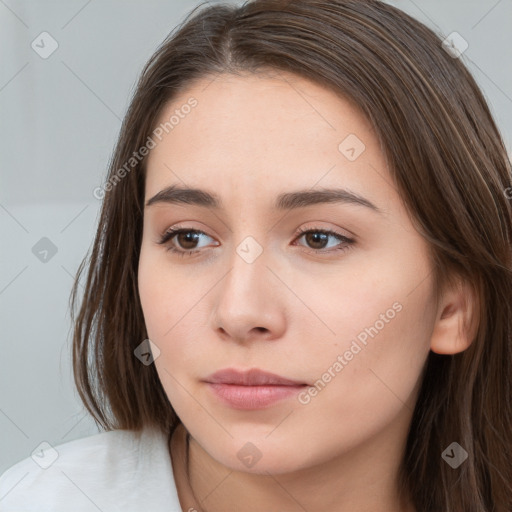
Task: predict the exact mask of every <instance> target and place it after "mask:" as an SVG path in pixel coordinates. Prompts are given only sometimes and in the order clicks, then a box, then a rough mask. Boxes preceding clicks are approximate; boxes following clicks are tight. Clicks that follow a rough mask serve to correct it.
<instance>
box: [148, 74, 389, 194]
mask: <svg viewBox="0 0 512 512" xmlns="http://www.w3.org/2000/svg"><path fill="white" fill-rule="evenodd" d="M190 105H194V106H193V107H190ZM166 123H167V125H166ZM155 128H156V129H158V128H160V132H159V133H160V139H161V140H158V139H156V138H154V139H155V142H156V146H155V147H154V148H153V149H152V150H151V151H150V154H149V157H148V162H147V178H146V199H147V198H148V197H152V196H153V195H154V194H156V193H157V192H158V191H159V190H161V189H162V188H163V187H165V186H168V185H169V184H173V183H180V184H182V185H186V186H189V187H198V188H209V189H210V190H213V191H217V192H218V194H219V195H221V196H222V195H223V192H224V191H225V193H226V194H227V195H229V193H234V192H236V191H237V190H238V191H239V192H240V193H241V194H242V193H243V194H245V195H246V197H247V192H248V191H249V190H250V191H252V192H253V193H254V194H262V195H267V196H268V195H275V191H276V189H298V188H312V187H314V186H315V184H318V186H321V187H327V186H344V187H348V188H353V189H357V188H359V189H361V188H364V189H367V188H368V185H371V183H368V180H370V181H373V183H374V186H375V184H376V183H377V182H378V181H382V177H383V174H384V173H386V169H385V161H384V155H383V154H382V151H381V149H380V146H379V144H378V140H377V137H376V135H375V133H374V132H373V129H372V127H371V125H370V123H369V122H368V120H367V119H366V118H365V117H364V116H363V115H362V114H361V112H360V111H359V109H358V108H357V107H356V106H355V105H354V104H353V103H351V102H350V101H348V100H346V99H344V98H342V97H341V96H339V95H337V94H335V93H334V92H333V91H331V90H329V89H326V88H324V87H322V86H320V85H318V84H316V83H313V82H311V81H309V80H306V79H304V78H301V77H298V76H296V75H293V74H290V73H284V72H279V73H278V74H276V75H274V76H269V75H255V74H244V75H241V76H238V75H228V74H221V75H216V76H208V77H204V78H202V79H200V80H198V81H196V82H195V83H194V84H192V85H191V86H190V87H188V88H186V89H185V90H183V91H182V92H181V93H180V94H179V95H178V96H176V97H174V98H173V99H172V100H171V101H170V102H169V103H168V104H167V105H166V106H165V107H164V108H163V109H162V112H161V113H160V116H159V119H158V122H157V124H156V126H155ZM347 151H348V152H347ZM354 151H355V156H356V158H354ZM376 172H378V174H380V176H381V178H380V179H379V178H378V175H376ZM228 189H229V190H228Z"/></svg>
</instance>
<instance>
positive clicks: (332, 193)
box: [146, 185, 384, 215]
mask: <svg viewBox="0 0 512 512" xmlns="http://www.w3.org/2000/svg"><path fill="white" fill-rule="evenodd" d="M158 203H169V204H178V203H182V204H190V205H196V206H204V207H206V208H213V209H216V210H218V209H222V208H223V203H222V200H221V199H220V198H219V196H217V195H216V194H214V193H211V192H207V191H205V190H201V189H197V188H184V187H182V186H178V185H171V186H169V187H166V188H164V189H163V190H160V192H158V193H157V194H155V195H154V196H153V197H152V198H151V199H149V200H148V201H147V202H146V207H148V206H151V205H153V204H158ZM322 203H343V204H356V205H361V206H365V207H367V208H369V209H371V210H373V211H374V212H376V213H379V214H380V215H383V214H384V212H383V210H381V209H380V208H379V207H377V206H375V205H374V204H373V203H372V202H371V201H369V200H368V199H366V198H364V197H363V196H360V195H359V194H356V193H354V192H351V191H349V190H346V189H342V188H333V189H320V190H297V191H293V192H286V193H283V194H279V195H278V196H277V198H276V200H275V203H274V208H275V209H276V210H294V209H298V208H305V207H307V206H312V205H316V204H322Z"/></svg>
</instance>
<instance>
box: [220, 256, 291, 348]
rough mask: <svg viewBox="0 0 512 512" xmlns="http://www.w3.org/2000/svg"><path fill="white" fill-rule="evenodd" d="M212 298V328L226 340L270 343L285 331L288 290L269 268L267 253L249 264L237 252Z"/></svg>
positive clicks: (274, 271) (273, 270)
mask: <svg viewBox="0 0 512 512" xmlns="http://www.w3.org/2000/svg"><path fill="white" fill-rule="evenodd" d="M230 263H231V269H230V271H229V272H228V273H227V275H226V276H225V277H224V279H222V280H221V282H220V283H219V285H218V287H216V288H217V294H216V295H215V296H214V297H213V300H214V304H215V307H214V308H213V320H212V321H213V327H214V329H215V330H216V331H217V335H218V336H219V337H220V338H221V339H223V340H226V341H231V342H235V343H239V344H240V343H242V344H244V343H250V342H255V341H271V340H275V339H278V338H281V337H282V336H283V333H284V332H285V329H286V316H287V315H286V306H285V300H286V287H285V286H284V285H283V283H282V282H281V281H280V280H279V279H278V278H277V277H276V275H275V274H276V270H275V269H272V270H271V269H270V268H269V267H268V266H267V263H268V260H267V258H266V257H265V251H264V252H263V254H261V255H260V256H259V257H258V258H257V259H256V260H255V261H253V262H252V263H248V262H247V261H245V260H244V259H243V258H242V257H240V256H239V255H238V254H237V253H235V254H234V256H233V258H231V260H230Z"/></svg>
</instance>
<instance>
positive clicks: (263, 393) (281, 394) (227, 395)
mask: <svg viewBox="0 0 512 512" xmlns="http://www.w3.org/2000/svg"><path fill="white" fill-rule="evenodd" d="M204 382H205V383H206V384H207V385H208V388H209V389H210V390H211V391H212V392H213V394H214V395H215V397H216V398H217V399H219V400H220V401H221V402H222V403H223V404H225V405H228V406H230V407H232V408H234V409H245V410H251V409H252V410H254V409H263V408H266V407H269V406H271V405H273V404H274V403H276V402H278V401H281V400H284V399H287V398H291V397H293V396H294V395H296V394H297V393H299V392H300V391H301V390H302V389H303V388H304V387H307V386H308V384H306V383H305V382H300V381H296V380H291V379H287V378H284V377H281V376H280V375H276V374H273V373H269V372H265V371H263V370H259V369H258V368H252V369H250V370H247V371H238V370H235V369H232V368H226V369H224V370H220V371H218V372H215V373H213V374H212V375H210V376H209V377H207V378H206V379H204Z"/></svg>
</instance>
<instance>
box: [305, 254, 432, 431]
mask: <svg viewBox="0 0 512 512" xmlns="http://www.w3.org/2000/svg"><path fill="white" fill-rule="evenodd" d="M410 257H411V253H410V252H409V253H408V258H407V260H405V258H404V261H401V260H400V258H396V257H394V258H393V257H388V258H386V257H384V256H383V257H382V258H380V259H379V263H375V264H370V262H369V264H368V265H367V266H366V267H365V272H364V274H360V275H358V276H354V275H351V276H340V278H339V279H336V278H335V279H333V280H332V281H331V282H330V284H329V286H328V287H327V288H324V292H325V291H327V294H326V295H324V305H323V306H322V304H321V302H320V301H317V302H316V303H315V306H316V308H317V310H318V311H322V313H323V315H322V320H323V321H324V322H325V324H327V325H328V326H329V327H330V328H331V329H332V331H334V334H332V333H331V334H329V333H327V334H326V335H324V336H322V338H321V339H320V340H319V338H318V336H317V337H316V341H317V344H316V346H314V345H313V344H310V345H309V348H308V351H309V352H310V354H311V359H310V361H311V363H310V364H311V366H314V370H313V372H312V375H313V380H314V382H315V385H314V391H313V392H312V394H309V395H303V397H302V398H303V400H302V402H301V403H303V404H304V406H305V408H310V411H309V412H308V413H307V416H308V418H310V419H311V421H314V418H315V417H317V418H324V420H325V428H326V429H327V430H330V429H331V428H338V427H339V421H338V420H339V418H343V417H351V418H353V419H354V422H349V423H344V425H345V427H347V428H351V425H352V426H353V427H354V428H355V430H354V431H353V432H352V434H353V435H357V425H359V426H361V425H363V424H364V425H369V428H373V427H371V425H373V426H374V427H375V428H379V427H380V428H381V427H382V424H383V423H386V422H387V421H391V420H392V418H393V417H394V415H396V414H397V413H398V412H399V411H400V409H402V408H403V407H408V408H410V409H413V408H414V399H415V391H416V390H417V386H418V384H419V378H420V376H421V372H422V369H423V366H424V363H425V360H426V357H427V355H428V352H429V342H430V336H431V333H432V327H433V322H434V319H435V312H434V310H433V307H431V304H432V297H433V290H432V288H431V279H426V277H428V275H429V270H428V265H427V263H426V261H425V260H423V259H422V255H418V258H417V259H416V260H415V261H416V263H415V264H410ZM413 258H414V256H413ZM340 290H342V291H340ZM315 295H316V294H315V293H313V294H310V295H309V297H311V298H314V297H315ZM326 304H328V305H329V307H326ZM315 306H312V309H314V308H315ZM317 327H318V325H317ZM309 330H310V332H311V333H312V332H313V331H312V328H311V327H310V328H309ZM311 335H312V334H311ZM311 335H310V336H305V337H304V338H303V339H304V341H305V343H308V342H307V340H308V339H311ZM318 342H320V343H318ZM310 375H311V374H310ZM404 404H406V405H404ZM315 421H316V420H315ZM377 423H378V424H379V425H377Z"/></svg>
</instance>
